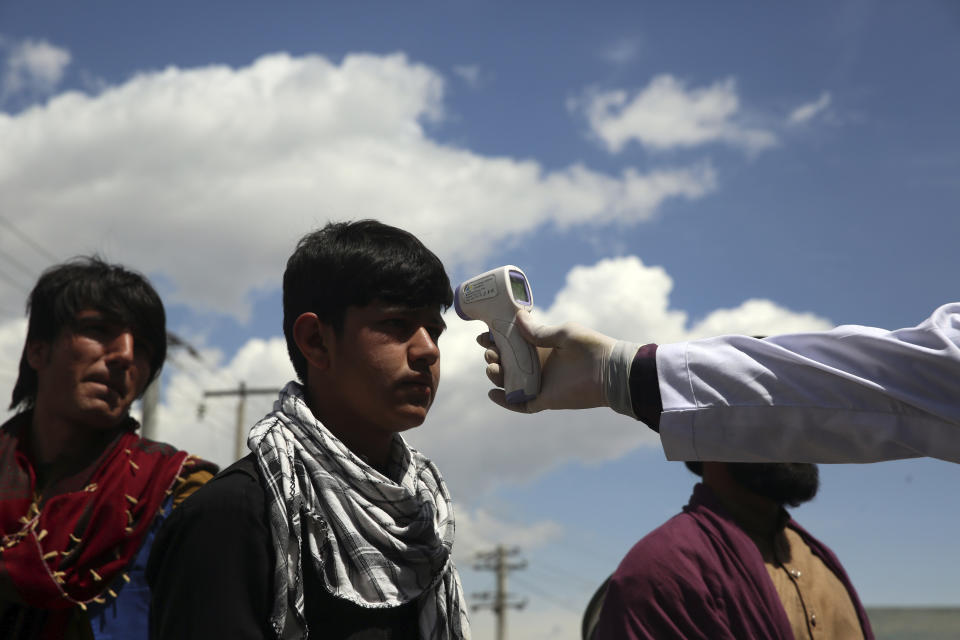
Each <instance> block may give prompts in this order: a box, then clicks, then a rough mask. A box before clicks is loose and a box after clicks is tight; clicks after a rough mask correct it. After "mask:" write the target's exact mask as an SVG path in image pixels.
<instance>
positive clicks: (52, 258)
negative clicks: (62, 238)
mask: <svg viewBox="0 0 960 640" xmlns="http://www.w3.org/2000/svg"><path fill="white" fill-rule="evenodd" d="M0 224H2V225H3V226H5V227H6V228H8V229H10V231H12V232H13V233H14V234H15V235H16V236H18V237H19V238H20V239H21V240H23V241H24V242H25V243H27V244H28V245H30V246H31V247H32V248H33V249H34V250H36V251H37V253H39V254H40V255H42V256H43V257H44V258H47V259H48V260H50V261H52V262H60V258H58V257H57V256H55V255H53V254H52V253H50V251H49V250H47V249H46V247H43V246H41V245H40V243H39V242H37V241H36V240H34V239H33V238H31V237H30V236H28V235H27V234H25V233H24V232H23V231H20V230H19V229H17V228H16V227H15V226H13V223H11V222H10V221H9V220H7V219H6V218H4V217H3V216H0Z"/></svg>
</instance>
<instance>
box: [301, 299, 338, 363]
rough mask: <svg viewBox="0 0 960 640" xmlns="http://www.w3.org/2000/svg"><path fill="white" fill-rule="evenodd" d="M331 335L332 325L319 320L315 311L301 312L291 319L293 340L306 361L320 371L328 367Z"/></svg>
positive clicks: (332, 334)
mask: <svg viewBox="0 0 960 640" xmlns="http://www.w3.org/2000/svg"><path fill="white" fill-rule="evenodd" d="M333 337H334V333H333V327H331V326H330V325H329V324H327V323H325V322H323V321H321V320H320V318H318V317H317V314H315V313H302V314H300V316H299V317H298V318H297V319H296V320H294V321H293V341H294V342H296V343H297V348H299V349H300V353H302V354H303V357H304V358H306V360H307V363H308V364H309V365H310V366H311V367H313V368H315V369H319V370H320V371H326V370H327V369H328V368H329V367H330V347H331V346H332V344H333Z"/></svg>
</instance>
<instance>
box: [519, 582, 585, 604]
mask: <svg viewBox="0 0 960 640" xmlns="http://www.w3.org/2000/svg"><path fill="white" fill-rule="evenodd" d="M513 579H514V580H516V581H517V583H518V584H520V585H522V586H523V587H524V588H525V589H528V590H529V591H532V592H533V593H535V594H537V595H538V596H540V597H541V598H544V599H545V600H549V601H550V602H552V603H554V604H558V605H560V606H561V607H563V608H564V609H570V610H576V609H577V607H576V606H575V605H572V604H570V603H569V602H566V601H565V600H561V599H560V598H558V597H556V596H553V595H550V594H549V593H547V592H546V591H544V590H543V589H541V588H540V587H538V586H537V585H535V584H534V583H533V582H530V581H529V580H525V579H523V578H521V577H520V576H514V578H513Z"/></svg>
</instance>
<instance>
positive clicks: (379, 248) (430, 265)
mask: <svg viewBox="0 0 960 640" xmlns="http://www.w3.org/2000/svg"><path fill="white" fill-rule="evenodd" d="M375 300H379V301H381V302H385V303H387V304H398V305H403V306H406V307H411V308H413V307H425V306H430V305H437V306H440V307H442V308H443V310H446V309H447V308H449V307H450V305H451V304H452V303H453V290H452V289H451V288H450V279H449V278H448V277H447V273H446V271H444V268H443V264H442V263H441V262H440V259H439V258H438V257H437V256H436V255H434V253H433V252H432V251H430V250H429V249H427V248H426V247H425V246H424V245H423V243H422V242H420V240H419V239H418V238H417V237H416V236H414V235H413V234H412V233H410V232H408V231H404V230H403V229H398V228H396V227H391V226H389V225H386V224H383V223H382V222H378V221H376V220H358V221H355V222H331V223H328V224H327V225H326V226H324V227H323V228H322V229H318V230H317V231H314V232H312V233H309V234H307V235H306V236H304V237H303V238H301V239H300V242H298V243H297V248H296V249H295V250H294V252H293V255H291V256H290V259H289V260H288V261H287V270H286V271H285V272H284V274H283V334H284V336H285V337H286V339H287V353H289V355H290V361H291V362H292V363H293V368H294V369H295V370H296V372H297V376H298V377H299V378H300V381H301V382H304V383H305V382H306V380H307V361H306V358H304V357H303V354H302V353H301V352H300V348H299V347H297V344H296V342H295V341H294V339H293V324H294V322H296V320H297V318H299V317H300V316H301V315H302V314H304V313H315V314H317V317H318V318H319V319H320V321H321V322H324V323H327V324H329V325H330V326H332V327H333V329H334V331H335V332H337V333H338V334H339V333H340V332H341V331H342V330H343V319H344V314H345V313H346V310H347V307H351V306H357V307H363V306H366V305H368V304H370V303H371V302H373V301H375Z"/></svg>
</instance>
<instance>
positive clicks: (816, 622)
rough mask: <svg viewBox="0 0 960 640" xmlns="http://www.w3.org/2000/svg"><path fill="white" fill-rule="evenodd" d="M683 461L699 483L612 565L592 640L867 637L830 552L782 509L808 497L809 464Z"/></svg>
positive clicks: (813, 478)
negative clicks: (680, 509)
mask: <svg viewBox="0 0 960 640" xmlns="http://www.w3.org/2000/svg"><path fill="white" fill-rule="evenodd" d="M687 466H688V467H689V468H690V470H691V471H693V472H694V473H697V474H698V475H702V476H703V482H702V483H700V484H698V485H696V486H695V487H694V490H693V496H692V497H691V498H690V502H689V503H688V504H687V505H686V506H685V507H684V509H683V512H682V513H680V514H678V515H676V516H674V517H673V518H671V519H670V520H668V521H667V522H666V523H664V524H663V525H661V526H660V527H659V528H657V529H655V530H654V531H653V532H651V533H650V534H649V535H647V536H646V537H644V538H643V539H642V540H640V541H639V542H638V543H637V544H636V545H635V546H634V547H633V548H632V549H631V550H630V552H629V553H628V554H627V556H626V557H625V558H624V559H623V561H622V562H621V563H620V566H619V567H618V568H617V570H616V572H614V574H613V576H611V579H610V580H609V584H608V587H607V592H606V597H605V599H604V602H603V609H602V611H601V613H600V617H599V622H598V624H597V626H596V628H595V629H594V630H591V631H589V632H587V633H588V634H589V635H590V637H592V638H595V639H599V640H608V639H609V640H612V639H617V640H624V639H628V640H633V639H639V638H644V639H647V638H650V639H653V638H656V639H662V638H702V639H704V640H724V639H730V640H734V639H737V640H739V639H742V638H788V639H789V638H797V639H800V638H803V639H807V638H810V639H814V638H844V639H858V638H864V639H868V640H869V639H871V638H873V632H872V631H871V629H870V622H869V620H868V619H867V615H866V612H865V611H864V609H863V606H862V605H861V603H860V599H859V598H858V597H857V593H856V591H855V590H854V588H853V585H852V584H851V583H850V579H849V578H848V577H847V574H846V572H845V571H844V570H843V567H842V566H841V565H840V562H839V561H838V560H837V558H836V556H835V555H834V554H833V553H832V552H831V551H830V549H828V548H827V547H826V546H825V545H824V544H822V543H821V542H820V541H818V540H817V539H816V538H814V537H813V536H811V535H810V534H809V533H807V532H806V531H805V530H804V529H803V528H801V527H800V525H798V524H797V523H796V522H795V521H794V520H793V519H792V518H791V517H790V516H789V514H788V513H787V512H786V511H785V510H784V508H783V506H784V505H790V506H797V505H799V504H801V503H803V502H806V501H808V500H810V499H812V498H813V496H814V495H816V492H817V488H818V485H819V477H818V472H817V467H816V466H815V465H812V464H784V463H770V464H767V463H762V464H751V463H723V462H688V463H687Z"/></svg>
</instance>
